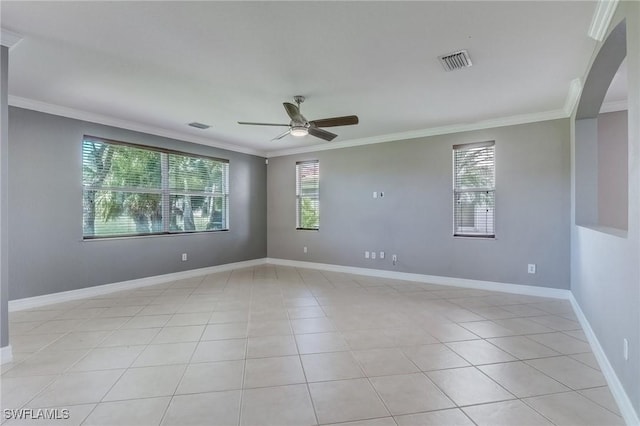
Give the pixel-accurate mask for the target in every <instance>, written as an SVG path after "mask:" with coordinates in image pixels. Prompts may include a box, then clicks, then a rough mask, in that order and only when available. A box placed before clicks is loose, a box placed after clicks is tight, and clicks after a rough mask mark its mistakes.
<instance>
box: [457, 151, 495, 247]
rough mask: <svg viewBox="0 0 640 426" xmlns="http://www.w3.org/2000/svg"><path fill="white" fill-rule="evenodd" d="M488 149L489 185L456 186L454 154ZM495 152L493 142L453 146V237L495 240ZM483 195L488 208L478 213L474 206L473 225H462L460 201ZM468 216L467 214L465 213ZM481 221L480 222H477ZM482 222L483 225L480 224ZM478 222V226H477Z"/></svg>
mask: <svg viewBox="0 0 640 426" xmlns="http://www.w3.org/2000/svg"><path fill="white" fill-rule="evenodd" d="M486 148H490V152H491V169H492V176H491V179H490V181H491V182H490V185H488V186H487V185H477V186H476V185H471V186H464V187H462V186H457V182H458V180H457V179H456V176H457V175H458V173H459V171H458V168H459V166H460V165H459V164H458V163H457V160H456V154H457V153H460V152H463V151H470V150H477V149H486ZM495 182H496V150H495V141H487V142H477V143H467V144H459V145H454V146H453V236H454V237H470V238H487V239H495V238H496V232H495V228H496V186H495ZM482 194H484V195H485V196H486V198H487V199H488V200H490V201H491V205H490V206H484V207H481V208H482V209H485V211H484V212H481V211H478V206H474V209H475V211H474V212H473V216H472V217H473V225H472V226H464V225H463V221H464V218H463V214H464V213H465V212H464V210H463V209H462V208H461V207H460V203H461V201H460V199H461V198H462V197H465V196H466V197H469V196H473V197H474V198H476V197H478V196H481V195H482ZM467 215H468V213H467ZM478 219H481V220H478ZM482 221H484V223H482ZM478 222H480V225H478Z"/></svg>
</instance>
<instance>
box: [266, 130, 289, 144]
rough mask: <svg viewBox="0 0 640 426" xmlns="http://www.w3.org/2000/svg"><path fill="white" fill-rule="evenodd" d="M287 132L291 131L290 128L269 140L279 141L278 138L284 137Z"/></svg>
mask: <svg viewBox="0 0 640 426" xmlns="http://www.w3.org/2000/svg"><path fill="white" fill-rule="evenodd" d="M289 133H291V129H289V130H287V131H286V132H284V133H283V134H281V135H278V136H276V137H275V138H273V139H271V142H273V141H279V140H280V139H282V138H284V137H285V136H287V135H288V134H289Z"/></svg>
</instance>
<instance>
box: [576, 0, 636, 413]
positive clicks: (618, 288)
mask: <svg viewBox="0 0 640 426" xmlns="http://www.w3.org/2000/svg"><path fill="white" fill-rule="evenodd" d="M622 19H626V28H627V30H626V31H627V34H626V42H627V46H626V51H627V57H626V60H627V66H628V68H629V70H628V88H629V98H628V106H629V109H628V114H629V120H628V126H629V127H628V136H629V140H628V158H629V163H628V166H629V167H628V182H629V183H628V187H627V188H626V189H627V191H628V202H629V204H628V209H627V212H628V219H629V220H628V231H627V232H626V233H624V235H615V234H613V233H608V232H602V230H601V229H598V228H593V227H585V226H578V225H575V224H574V225H573V226H572V227H571V239H572V241H571V291H572V292H573V294H574V296H575V298H576V300H577V302H578V304H579V305H580V308H581V309H582V311H583V312H584V314H585V316H586V318H587V320H588V321H589V324H590V325H591V328H592V329H593V331H594V333H595V334H596V336H597V338H598V341H599V342H600V344H601V346H602V348H603V350H604V352H605V354H606V356H607V358H608V360H609V362H610V363H611V365H612V367H613V369H614V371H615V373H616V375H617V377H618V379H620V381H621V382H622V385H623V386H624V388H625V391H626V393H627V395H628V396H629V398H630V400H631V403H632V405H633V407H634V408H635V411H636V413H638V412H640V380H638V378H639V377H640V309H639V306H640V262H639V261H638V259H640V197H639V196H638V194H640V156H638V153H639V152H640V3H638V2H620V3H619V4H618V8H617V11H616V14H615V15H614V18H613V20H612V25H611V28H614V26H616V25H617V24H618V23H619V22H621V20H622ZM601 47H602V44H600V45H599V46H598V49H600V48H601ZM608 56H611V55H608ZM603 57H604V58H605V59H606V57H607V55H605V56H603ZM600 58H602V57H600V55H598V56H597V57H596V58H595V62H598V60H599V59H600ZM613 66H615V67H617V64H613ZM600 68H601V66H596V65H595V64H593V65H591V66H590V71H593V70H594V69H596V70H597V69H600ZM596 80H598V81H599V80H601V79H596ZM609 82H610V81H606V80H605V81H604V82H602V83H601V84H604V85H606V86H607V87H608V84H609ZM602 90H603V89H602V88H601V87H598V88H592V87H590V86H589V85H585V87H584V89H583V93H586V94H587V96H583V97H582V98H581V99H580V107H579V108H582V110H590V111H598V110H599V108H600V106H599V105H584V106H583V105H582V104H583V103H588V102H591V101H592V99H594V98H597V97H594V96H591V95H590V93H593V92H597V93H600V92H601V91H602ZM605 91H606V89H605ZM599 102H601V99H600V101H599ZM578 111H580V109H578ZM581 121H584V120H577V121H576V122H575V126H576V128H575V131H574V132H572V151H573V152H574V153H577V151H579V148H580V144H582V142H583V140H584V139H583V135H582V134H581V133H580V132H579V129H578V126H579V125H580V122H581ZM573 162H574V164H573V170H574V173H573V180H574V185H575V188H576V192H575V193H574V194H573V195H572V210H573V213H576V214H577V213H578V212H577V211H576V208H577V207H578V206H579V204H578V203H579V200H578V199H577V196H578V191H577V188H578V186H579V181H578V179H579V176H578V174H577V171H578V169H579V168H580V167H581V164H580V163H579V162H580V158H579V156H578V155H577V154H575V157H574V159H573ZM624 338H627V339H628V341H629V355H630V357H629V360H624V358H623V356H622V341H623V339H624Z"/></svg>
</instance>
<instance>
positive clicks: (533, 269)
mask: <svg viewBox="0 0 640 426" xmlns="http://www.w3.org/2000/svg"><path fill="white" fill-rule="evenodd" d="M527 272H528V273H530V274H535V273H536V264H535V263H530V264H529V265H527Z"/></svg>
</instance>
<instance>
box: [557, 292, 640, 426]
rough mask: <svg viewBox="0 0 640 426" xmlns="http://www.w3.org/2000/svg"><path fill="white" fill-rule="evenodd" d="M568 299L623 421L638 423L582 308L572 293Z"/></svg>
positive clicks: (629, 401) (632, 423)
mask: <svg viewBox="0 0 640 426" xmlns="http://www.w3.org/2000/svg"><path fill="white" fill-rule="evenodd" d="M569 301H571V306H573V310H574V312H575V313H576V316H577V317H578V321H580V325H581V326H582V330H583V331H584V334H585V335H586V336H587V339H588V340H589V345H590V346H591V350H592V351H593V354H594V355H595V357H596V360H598V365H599V366H600V370H601V371H602V374H603V375H604V377H605V379H607V384H608V385H609V390H610V391H611V394H612V395H613V398H614V399H615V400H616V403H617V404H618V408H619V409H620V414H622V418H623V419H624V421H625V423H626V424H628V425H640V418H638V414H637V413H636V411H635V410H634V408H633V405H632V404H631V400H630V399H629V395H627V393H626V392H625V391H624V388H623V387H622V383H620V379H618V376H617V375H616V373H615V371H614V370H613V367H612V366H611V363H610V362H609V359H608V358H607V355H605V353H604V350H603V349H602V346H601V345H600V342H599V341H598V338H597V337H596V334H595V333H594V332H593V329H592V328H591V324H589V321H588V320H587V317H586V316H585V315H584V313H583V312H582V309H581V308H580V305H579V304H578V301H577V300H576V298H575V297H574V296H573V294H571V295H570V297H569Z"/></svg>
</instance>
